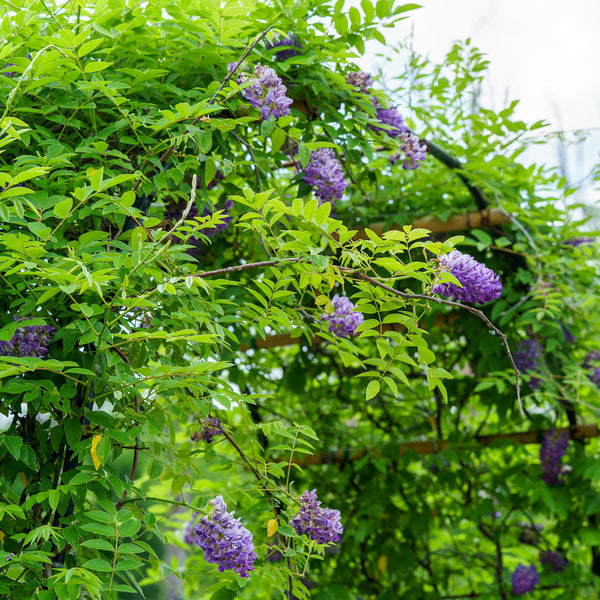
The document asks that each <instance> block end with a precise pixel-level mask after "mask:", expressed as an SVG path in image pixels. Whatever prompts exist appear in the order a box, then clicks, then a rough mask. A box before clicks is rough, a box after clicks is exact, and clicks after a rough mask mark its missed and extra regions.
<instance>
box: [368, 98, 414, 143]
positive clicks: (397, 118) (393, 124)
mask: <svg viewBox="0 0 600 600" xmlns="http://www.w3.org/2000/svg"><path fill="white" fill-rule="evenodd" d="M373 104H374V105H375V114H376V115H377V120H378V121H380V122H381V123H382V124H383V125H387V127H385V128H383V127H378V126H377V125H369V127H370V128H371V129H372V130H373V131H378V132H380V133H387V134H388V135H389V136H390V137H392V138H395V137H397V136H399V135H400V134H401V133H402V132H403V131H406V130H407V127H406V123H405V121H404V118H403V117H402V115H401V114H400V113H399V112H398V110H397V109H396V108H394V107H392V108H384V107H383V106H381V104H379V101H378V100H377V99H376V98H373Z"/></svg>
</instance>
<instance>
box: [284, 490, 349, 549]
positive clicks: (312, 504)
mask: <svg viewBox="0 0 600 600" xmlns="http://www.w3.org/2000/svg"><path fill="white" fill-rule="evenodd" d="M290 525H291V526H292V527H293V528H294V530H295V531H296V533H297V534H298V535H303V534H306V535H307V536H308V539H310V540H313V541H315V542H317V543H319V544H327V543H329V542H337V541H338V540H339V539H340V536H341V535H342V533H344V528H343V527H342V523H341V521H340V511H339V510H333V509H331V508H323V507H321V502H320V501H319V500H317V491H316V490H312V492H308V491H307V492H304V493H303V494H302V495H301V496H300V508H299V509H298V513H297V514H296V516H295V517H294V518H293V519H291V520H290Z"/></svg>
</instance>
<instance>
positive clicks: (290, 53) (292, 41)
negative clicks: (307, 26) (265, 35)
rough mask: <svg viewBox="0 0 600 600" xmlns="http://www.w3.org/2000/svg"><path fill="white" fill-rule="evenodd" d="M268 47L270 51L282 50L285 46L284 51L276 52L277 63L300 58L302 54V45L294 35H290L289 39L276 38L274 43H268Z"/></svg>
mask: <svg viewBox="0 0 600 600" xmlns="http://www.w3.org/2000/svg"><path fill="white" fill-rule="evenodd" d="M266 46H267V48H268V49H269V50H272V49H273V48H281V47H282V46H283V49H282V50H277V52H275V60H276V61H277V62H282V61H284V60H287V59H288V58H293V57H294V56H300V55H301V54H302V44H301V43H300V40H299V39H298V38H297V37H296V36H295V35H294V34H293V33H290V35H289V36H288V37H284V38H276V39H274V40H273V41H272V42H269V41H267V43H266Z"/></svg>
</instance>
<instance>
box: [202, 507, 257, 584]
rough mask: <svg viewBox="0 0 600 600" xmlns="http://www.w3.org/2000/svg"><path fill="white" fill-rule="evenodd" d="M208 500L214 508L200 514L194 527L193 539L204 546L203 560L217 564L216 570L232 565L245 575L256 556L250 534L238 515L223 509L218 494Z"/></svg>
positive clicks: (250, 569) (251, 567)
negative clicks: (204, 513) (194, 537)
mask: <svg viewBox="0 0 600 600" xmlns="http://www.w3.org/2000/svg"><path fill="white" fill-rule="evenodd" d="M209 504H211V505H212V506H214V507H215V509H214V511H213V512H212V514H211V515H210V516H204V517H202V518H201V519H200V522H199V523H198V525H196V526H195V527H194V531H193V532H194V535H195V536H196V537H197V541H196V540H194V541H193V543H196V544H197V545H198V546H200V548H202V550H204V558H205V560H206V561H207V562H209V563H216V564H218V565H219V571H221V572H223V571H225V570H226V569H233V570H234V571H235V572H236V573H239V574H240V575H241V576H242V577H248V572H249V571H252V569H253V568H254V561H255V560H256V552H255V551H254V543H253V540H252V534H251V533H250V531H248V529H246V528H245V527H244V526H243V525H242V523H241V521H240V519H239V518H237V519H236V518H235V516H234V513H233V512H227V505H226V504H225V502H224V500H223V497H222V496H217V497H216V498H215V499H214V500H210V501H209ZM190 539H192V538H190Z"/></svg>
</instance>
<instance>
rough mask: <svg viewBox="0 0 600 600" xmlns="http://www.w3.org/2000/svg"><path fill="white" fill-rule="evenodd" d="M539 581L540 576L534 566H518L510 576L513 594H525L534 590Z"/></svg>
mask: <svg viewBox="0 0 600 600" xmlns="http://www.w3.org/2000/svg"><path fill="white" fill-rule="evenodd" d="M539 580H540V574H539V573H538V572H537V569H536V568H535V565H529V566H528V567H526V566H525V565H522V564H520V565H519V566H518V567H517V568H516V569H515V570H514V571H513V574H512V591H513V594H518V595H522V594H527V593H528V592H531V591H533V590H534V589H535V586H536V585H537V584H538V582H539Z"/></svg>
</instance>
